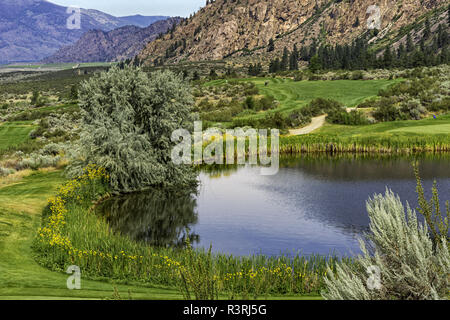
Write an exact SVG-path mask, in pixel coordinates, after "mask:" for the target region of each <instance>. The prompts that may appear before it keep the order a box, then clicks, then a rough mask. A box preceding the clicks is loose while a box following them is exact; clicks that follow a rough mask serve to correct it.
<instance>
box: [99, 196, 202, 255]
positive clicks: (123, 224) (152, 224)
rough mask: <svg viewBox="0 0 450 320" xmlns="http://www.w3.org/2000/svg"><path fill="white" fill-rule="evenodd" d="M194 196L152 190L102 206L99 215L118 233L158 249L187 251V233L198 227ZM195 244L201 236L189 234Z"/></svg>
mask: <svg viewBox="0 0 450 320" xmlns="http://www.w3.org/2000/svg"><path fill="white" fill-rule="evenodd" d="M196 207H197V201H196V199H195V193H194V192H187V191H179V190H177V191H175V190H156V189H155V190H151V191H146V192H144V193H135V194H130V195H124V196H120V197H114V198H112V199H109V200H107V201H105V202H104V203H102V204H101V205H100V206H99V207H98V211H99V212H100V214H102V215H103V216H104V217H105V218H106V220H107V221H108V223H109V225H110V226H111V228H112V230H113V231H114V232H118V233H120V234H122V235H126V236H129V237H130V238H131V239H133V240H136V241H142V242H146V243H147V244H149V245H151V246H157V247H178V248H179V247H183V246H184V244H185V240H186V230H187V229H190V227H191V226H193V225H195V224H197V222H198V214H197V212H196ZM189 239H190V241H191V243H192V244H196V243H198V242H199V241H200V237H199V235H197V234H195V233H193V232H189Z"/></svg>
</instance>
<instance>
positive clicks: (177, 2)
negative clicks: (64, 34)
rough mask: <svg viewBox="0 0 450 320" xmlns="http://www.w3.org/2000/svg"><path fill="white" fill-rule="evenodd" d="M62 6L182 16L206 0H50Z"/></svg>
mask: <svg viewBox="0 0 450 320" xmlns="http://www.w3.org/2000/svg"><path fill="white" fill-rule="evenodd" d="M49 1H50V2H53V3H55V4H59V5H62V6H77V7H80V8H84V9H97V10H100V11H103V12H105V13H109V14H112V15H114V16H118V17H120V16H129V15H135V14H141V15H143V16H159V15H162V16H181V17H188V16H189V15H190V14H191V13H193V12H194V11H197V10H198V9H199V8H200V7H203V6H204V5H205V3H206V0H49Z"/></svg>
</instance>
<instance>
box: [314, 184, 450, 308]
mask: <svg viewBox="0 0 450 320" xmlns="http://www.w3.org/2000/svg"><path fill="white" fill-rule="evenodd" d="M367 211H368V213H369V218H370V234H369V235H368V237H367V238H368V239H367V240H368V245H370V246H371V247H373V249H374V255H370V254H369V249H368V245H366V243H365V242H364V241H362V240H361V241H360V244H361V249H362V252H363V255H362V256H360V257H359V258H358V259H357V260H356V261H355V263H356V264H355V265H354V266H349V265H343V264H338V265H337V266H336V273H335V274H334V273H333V272H332V270H331V269H329V270H328V274H329V275H328V276H327V277H326V278H325V283H326V287H327V290H326V291H324V292H323V293H322V295H323V296H324V298H326V299H331V300H341V299H342V300H429V299H445V298H446V295H447V294H448V286H449V279H448V275H449V273H450V253H449V250H448V248H447V241H445V238H441V239H439V241H440V242H441V243H442V246H439V247H437V248H436V250H435V249H434V248H433V240H432V239H431V238H430V236H429V234H428V231H429V230H428V227H427V225H422V224H421V223H419V222H418V219H417V216H416V213H415V211H413V210H411V209H410V208H409V206H408V207H407V208H406V216H405V207H404V206H403V204H402V202H401V200H400V198H399V197H398V196H395V195H394V193H393V192H392V191H389V190H388V191H386V195H385V196H382V195H375V196H374V198H373V199H371V200H369V201H368V203H367ZM374 266H375V267H376V268H378V270H379V271H380V274H379V275H380V279H379V280H380V284H381V286H380V287H379V288H377V287H375V288H374V287H370V286H369V283H370V279H368V277H369V276H368V273H370V270H371V268H374ZM372 270H373V269H372Z"/></svg>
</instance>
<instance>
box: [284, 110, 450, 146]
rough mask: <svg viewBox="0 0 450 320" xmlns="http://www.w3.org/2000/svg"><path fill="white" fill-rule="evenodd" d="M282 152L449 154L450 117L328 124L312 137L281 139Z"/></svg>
mask: <svg viewBox="0 0 450 320" xmlns="http://www.w3.org/2000/svg"><path fill="white" fill-rule="evenodd" d="M280 148H281V152H282V153H303V152H356V153H411V152H444V151H445V152H447V151H450V115H448V114H447V115H442V116H439V117H438V118H437V119H434V118H427V119H424V120H419V121H417V120H409V121H395V122H383V123H378V124H373V125H364V126H344V125H332V124H327V125H325V126H324V127H322V128H320V129H319V130H317V131H315V132H314V133H312V134H309V135H304V136H291V137H282V138H281V146H280Z"/></svg>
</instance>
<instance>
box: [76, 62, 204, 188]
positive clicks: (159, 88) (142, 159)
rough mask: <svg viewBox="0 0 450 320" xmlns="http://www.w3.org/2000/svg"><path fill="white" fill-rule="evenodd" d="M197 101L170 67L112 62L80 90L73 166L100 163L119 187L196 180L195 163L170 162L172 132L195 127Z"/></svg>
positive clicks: (137, 186) (149, 185)
mask: <svg viewBox="0 0 450 320" xmlns="http://www.w3.org/2000/svg"><path fill="white" fill-rule="evenodd" d="M193 103H194V101H193V98H192V95H191V92H190V88H189V85H188V84H186V83H185V82H183V80H182V79H181V77H179V76H178V75H176V74H174V73H172V72H170V71H164V72H155V73H152V74H150V75H149V74H147V73H145V72H144V71H142V70H141V69H139V68H133V67H126V68H124V69H123V70H121V69H119V68H116V67H113V68H111V69H110V70H109V71H108V72H104V73H101V74H99V75H96V76H94V77H92V78H90V79H89V80H87V81H85V82H84V83H83V84H82V85H81V87H80V90H79V105H80V108H81V110H82V130H81V136H80V141H79V152H78V157H77V158H78V159H77V160H76V161H73V162H72V165H71V167H70V168H69V169H70V171H71V172H76V171H77V169H79V168H82V167H83V166H85V165H87V164H96V165H98V166H101V167H103V168H105V169H106V170H107V172H108V174H109V176H110V184H111V188H112V189H113V190H114V191H116V192H132V191H140V190H144V189H147V188H149V187H154V186H179V185H184V186H185V185H193V184H195V183H196V175H195V172H194V170H193V168H192V167H189V166H178V165H175V164H173V163H172V161H171V149H172V147H173V145H174V143H173V142H172V141H171V135H172V132H173V131H174V130H176V129H179V128H183V129H187V130H190V131H191V130H192V127H193V120H194V119H193V115H192V111H191V109H192V106H193Z"/></svg>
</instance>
